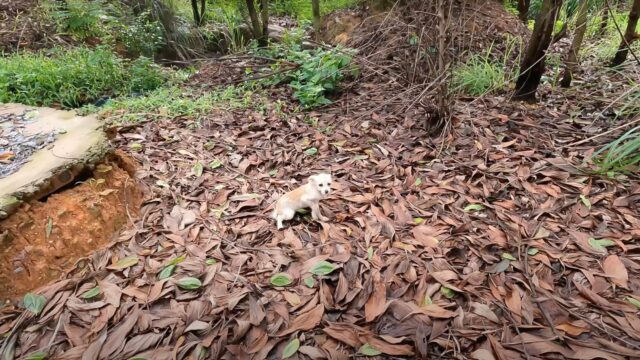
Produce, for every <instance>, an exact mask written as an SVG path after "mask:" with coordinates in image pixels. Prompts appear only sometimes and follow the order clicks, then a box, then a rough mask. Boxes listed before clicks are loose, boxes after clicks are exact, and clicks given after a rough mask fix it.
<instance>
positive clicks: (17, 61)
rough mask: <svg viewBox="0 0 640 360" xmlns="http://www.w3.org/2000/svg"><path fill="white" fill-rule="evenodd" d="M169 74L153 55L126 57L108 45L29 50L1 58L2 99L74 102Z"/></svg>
mask: <svg viewBox="0 0 640 360" xmlns="http://www.w3.org/2000/svg"><path fill="white" fill-rule="evenodd" d="M170 77H171V76H170V74H168V73H167V72H166V71H163V70H162V69H161V68H160V67H159V66H157V65H155V64H153V63H152V62H151V61H150V60H149V59H146V58H139V59H137V60H132V61H128V60H123V59H121V58H119V57H118V56H117V55H116V54H114V53H113V52H112V51H111V50H109V49H106V48H97V49H88V48H83V47H80V48H75V49H72V50H64V49H59V48H57V49H51V50H49V51H46V52H45V51H41V52H37V53H26V52H25V53H19V54H12V55H11V56H8V57H4V58H0V103H2V102H18V103H22V104H26V105H44V106H52V105H54V106H61V107H64V108H74V107H78V106H81V105H84V104H86V103H90V102H93V101H95V100H97V99H99V98H100V97H102V96H118V95H125V94H130V93H133V92H145V91H149V90H153V89H155V88H157V87H159V86H160V85H162V84H163V83H165V82H166V81H168V80H169V79H170Z"/></svg>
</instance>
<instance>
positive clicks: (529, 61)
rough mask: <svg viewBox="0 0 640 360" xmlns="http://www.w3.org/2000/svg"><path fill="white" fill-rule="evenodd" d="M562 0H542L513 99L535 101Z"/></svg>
mask: <svg viewBox="0 0 640 360" xmlns="http://www.w3.org/2000/svg"><path fill="white" fill-rule="evenodd" d="M561 6H562V0H544V1H543V2H542V9H541V10H540V14H538V17H537V18H536V23H535V26H534V27H533V33H531V39H529V45H528V46H527V52H526V53H525V56H524V58H523V60H522V63H521V65H520V75H518V80H517V81H516V91H515V93H514V98H515V99H518V100H525V101H531V102H533V101H535V100H536V90H537V89H538V85H540V79H541V78H542V74H544V69H545V57H546V53H547V49H548V48H549V44H550V43H551V38H552V34H553V26H554V24H555V22H556V19H557V18H558V12H559V11H560V7H561Z"/></svg>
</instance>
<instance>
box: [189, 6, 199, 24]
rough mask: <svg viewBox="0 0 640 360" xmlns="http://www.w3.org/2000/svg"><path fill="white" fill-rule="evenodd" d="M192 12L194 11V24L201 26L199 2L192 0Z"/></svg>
mask: <svg viewBox="0 0 640 360" xmlns="http://www.w3.org/2000/svg"><path fill="white" fill-rule="evenodd" d="M191 10H192V11H193V22H195V23H196V26H200V13H199V12H198V0H191Z"/></svg>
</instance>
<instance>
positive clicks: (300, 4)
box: [270, 0, 359, 20]
mask: <svg viewBox="0 0 640 360" xmlns="http://www.w3.org/2000/svg"><path fill="white" fill-rule="evenodd" d="M358 2H359V1H358V0H323V1H321V4H320V11H321V13H322V14H328V13H331V12H332V11H335V10H340V9H346V8H350V7H354V6H356V5H357V4H358ZM270 7H271V12H272V13H273V14H275V15H278V16H283V15H289V16H292V17H295V18H298V19H300V20H311V19H312V18H313V13H312V9H311V0H273V1H272V2H271V6H270Z"/></svg>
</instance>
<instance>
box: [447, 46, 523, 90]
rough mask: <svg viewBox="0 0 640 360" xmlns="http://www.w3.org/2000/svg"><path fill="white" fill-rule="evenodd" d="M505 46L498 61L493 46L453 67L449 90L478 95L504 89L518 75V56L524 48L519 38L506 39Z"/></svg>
mask: <svg viewBox="0 0 640 360" xmlns="http://www.w3.org/2000/svg"><path fill="white" fill-rule="evenodd" d="M504 43H505V44H506V47H505V51H504V53H503V55H502V58H500V59H498V58H495V56H494V55H493V54H492V48H493V46H492V47H490V48H489V49H488V50H487V52H486V53H485V54H484V55H477V54H474V55H471V56H470V57H469V58H468V59H467V60H466V61H465V62H464V63H461V64H458V65H457V66H456V67H454V69H453V71H452V81H451V91H452V92H453V93H464V94H467V95H470V96H481V95H485V94H488V93H491V92H497V91H501V90H503V89H504V88H505V87H506V86H507V85H508V83H509V82H510V81H512V80H513V78H514V76H515V75H516V74H517V73H518V69H517V64H519V63H520V60H519V58H520V55H519V54H520V53H521V52H522V49H523V43H522V39H520V38H518V37H507V38H506V39H505V42H504ZM512 54H517V55H516V56H515V59H511V58H512ZM512 64H513V65H512Z"/></svg>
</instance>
